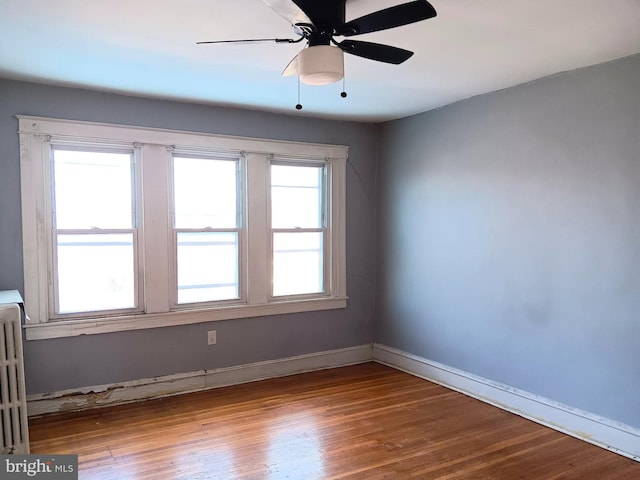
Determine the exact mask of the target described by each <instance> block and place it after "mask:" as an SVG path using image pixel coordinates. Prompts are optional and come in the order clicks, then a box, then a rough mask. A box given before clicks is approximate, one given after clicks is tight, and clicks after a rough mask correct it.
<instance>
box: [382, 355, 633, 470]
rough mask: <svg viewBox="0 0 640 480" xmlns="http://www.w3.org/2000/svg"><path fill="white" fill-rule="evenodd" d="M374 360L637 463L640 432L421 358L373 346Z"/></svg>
mask: <svg viewBox="0 0 640 480" xmlns="http://www.w3.org/2000/svg"><path fill="white" fill-rule="evenodd" d="M373 359H374V360H375V361H376V362H378V363H382V364H384V365H388V366H390V367H393V368H396V369H398V370H402V371H404V372H407V373H410V374H412V375H415V376H417V377H420V378H424V379H425V380H429V381H432V382H434V383H438V384H440V385H443V386H445V387H448V388H451V389H452V390H456V391H458V392H461V393H464V394H465V395H469V396H471V397H474V398H477V399H478V400H482V401H483V402H486V403H489V404H491V405H494V406H496V407H499V408H501V409H503V410H507V411H509V412H512V413H515V414H517V415H520V416H521V417H524V418H527V419H529V420H533V421H534V422H537V423H540V424H542V425H545V426H547V427H550V428H553V429H554V430H558V431H560V432H563V433H566V434H568V435H571V436H572V437H576V438H579V439H581V440H584V441H586V442H589V443H592V444H594V445H597V446H599V447H604V448H606V449H608V450H611V451H613V452H616V453H618V454H620V455H624V456H625V457H629V458H632V459H633V460H637V461H640V430H638V429H635V428H633V427H631V426H629V425H625V424H623V423H619V422H615V421H613V420H610V419H608V418H604V417H601V416H598V415H595V414H593V413H589V412H585V411H582V410H579V409H576V408H572V407H569V406H567V405H563V404H561V403H558V402H555V401H553V400H549V399H547V398H544V397H540V396H538V395H534V394H532V393H529V392H525V391H522V390H519V389H517V388H513V387H510V386H508V385H503V384H500V383H497V382H493V381H491V380H487V379H486V378H482V377H478V376H476V375H473V374H471V373H468V372H465V371H462V370H458V369H456V368H453V367H449V366H447V365H443V364H440V363H437V362H434V361H431V360H427V359H425V358H421V357H418V356H415V355H412V354H409V353H406V352H403V351H401V350H397V349H395V348H391V347H387V346H386V345H381V344H374V345H373Z"/></svg>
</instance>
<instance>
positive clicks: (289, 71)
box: [282, 55, 298, 77]
mask: <svg viewBox="0 0 640 480" xmlns="http://www.w3.org/2000/svg"><path fill="white" fill-rule="evenodd" d="M292 75H298V55H296V56H295V57H293V58H292V59H291V61H290V62H289V63H288V64H287V66H286V67H284V70H283V71H282V76H283V77H290V76H292Z"/></svg>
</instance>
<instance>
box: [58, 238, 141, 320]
mask: <svg viewBox="0 0 640 480" xmlns="http://www.w3.org/2000/svg"><path fill="white" fill-rule="evenodd" d="M113 234H130V235H131V236H132V248H133V251H132V255H133V264H132V268H133V292H132V293H133V302H134V306H132V307H130V308H111V309H96V310H83V311H78V312H63V313H61V312H60V305H59V299H60V292H59V288H60V285H59V281H58V280H59V268H58V255H57V246H58V237H59V236H60V235H74V236H84V235H86V236H88V235H105V236H106V235H113ZM138 237H139V236H138V230H137V229H135V228H129V229H112V230H109V229H92V230H86V229H85V230H83V229H73V230H72V229H53V230H52V231H51V244H50V245H51V251H52V253H51V255H50V262H51V267H50V269H49V271H50V272H51V280H50V285H51V288H50V290H49V311H50V312H51V314H50V315H51V319H52V320H63V319H72V318H100V317H109V316H113V315H120V314H133V313H141V312H142V311H143V308H142V301H141V299H142V294H143V292H142V288H141V287H142V282H141V281H140V279H141V278H142V275H143V273H142V265H141V262H140V259H139V253H138V252H139V247H138Z"/></svg>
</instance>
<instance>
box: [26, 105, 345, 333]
mask: <svg viewBox="0 0 640 480" xmlns="http://www.w3.org/2000/svg"><path fill="white" fill-rule="evenodd" d="M19 120H20V141H21V178H22V213H23V250H24V270H25V292H24V293H25V307H26V310H27V314H28V317H29V319H28V321H27V324H26V330H27V339H38V338H54V337H62V336H71V335H81V334H93V333H102V332H111V331H121V330H133V329H140V328H152V327H160V326H167V325H179V324H187V323H196V322H204V321H212V320H223V319H230V318H241V317H249V316H251V317H255V316H263V315H273V314H283V313H294V312H303V311H313V310H326V309H332V308H344V307H345V306H346V288H345V277H346V265H345V173H346V172H345V165H346V155H347V148H346V147H342V146H332V145H316V144H302V143H293V142H276V141H269V140H260V139H251V138H235V137H222V136H215V135H208V134H199V133H185V132H177V131H171V130H159V129H145V128H135V127H122V126H118V125H110V124H94V123H88V122H73V121H65V120H54V119H44V118H36V117H22V116H21V117H19Z"/></svg>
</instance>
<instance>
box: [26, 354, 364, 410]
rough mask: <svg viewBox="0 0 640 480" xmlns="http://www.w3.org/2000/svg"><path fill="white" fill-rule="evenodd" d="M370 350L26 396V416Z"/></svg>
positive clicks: (341, 359)
mask: <svg viewBox="0 0 640 480" xmlns="http://www.w3.org/2000/svg"><path fill="white" fill-rule="evenodd" d="M371 348H372V347H371V344H367V345H360V346H357V347H349V348H342V349H338V350H329V351H325V352H318V353H311V354H307V355H299V356H296V357H288V358H282V359H278V360H269V361H265V362H258V363H250V364H246V365H239V366H234V367H227V368H218V369H215V370H199V371H197V372H189V373H179V374H175V375H166V376H162V377H155V378H146V379H142V380H133V381H129V382H122V383H115V384H109V385H96V386H92V387H85V388H79V389H70V390H64V391H59V392H54V393H46V394H37V395H29V396H28V397H27V412H28V415H29V416H30V417H34V416H38V415H43V414H46V413H56V412H65V411H79V410H87V409H90V408H95V407H104V406H108V405H119V404H124V403H131V402H137V401H140V400H147V399H151V398H161V397H168V396H171V395H178V394H182V393H191V392H198V391H202V390H209V389H212V388H218V387H225V386H229V385H236V384H239V383H246V382H253V381H257V380H265V379H268V378H276V377H283V376H286V375H293V374H296V373H303V372H309V371H313V370H323V369H327V368H334V367H341V366H345V365H352V364H356V363H363V362H369V361H371Z"/></svg>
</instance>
